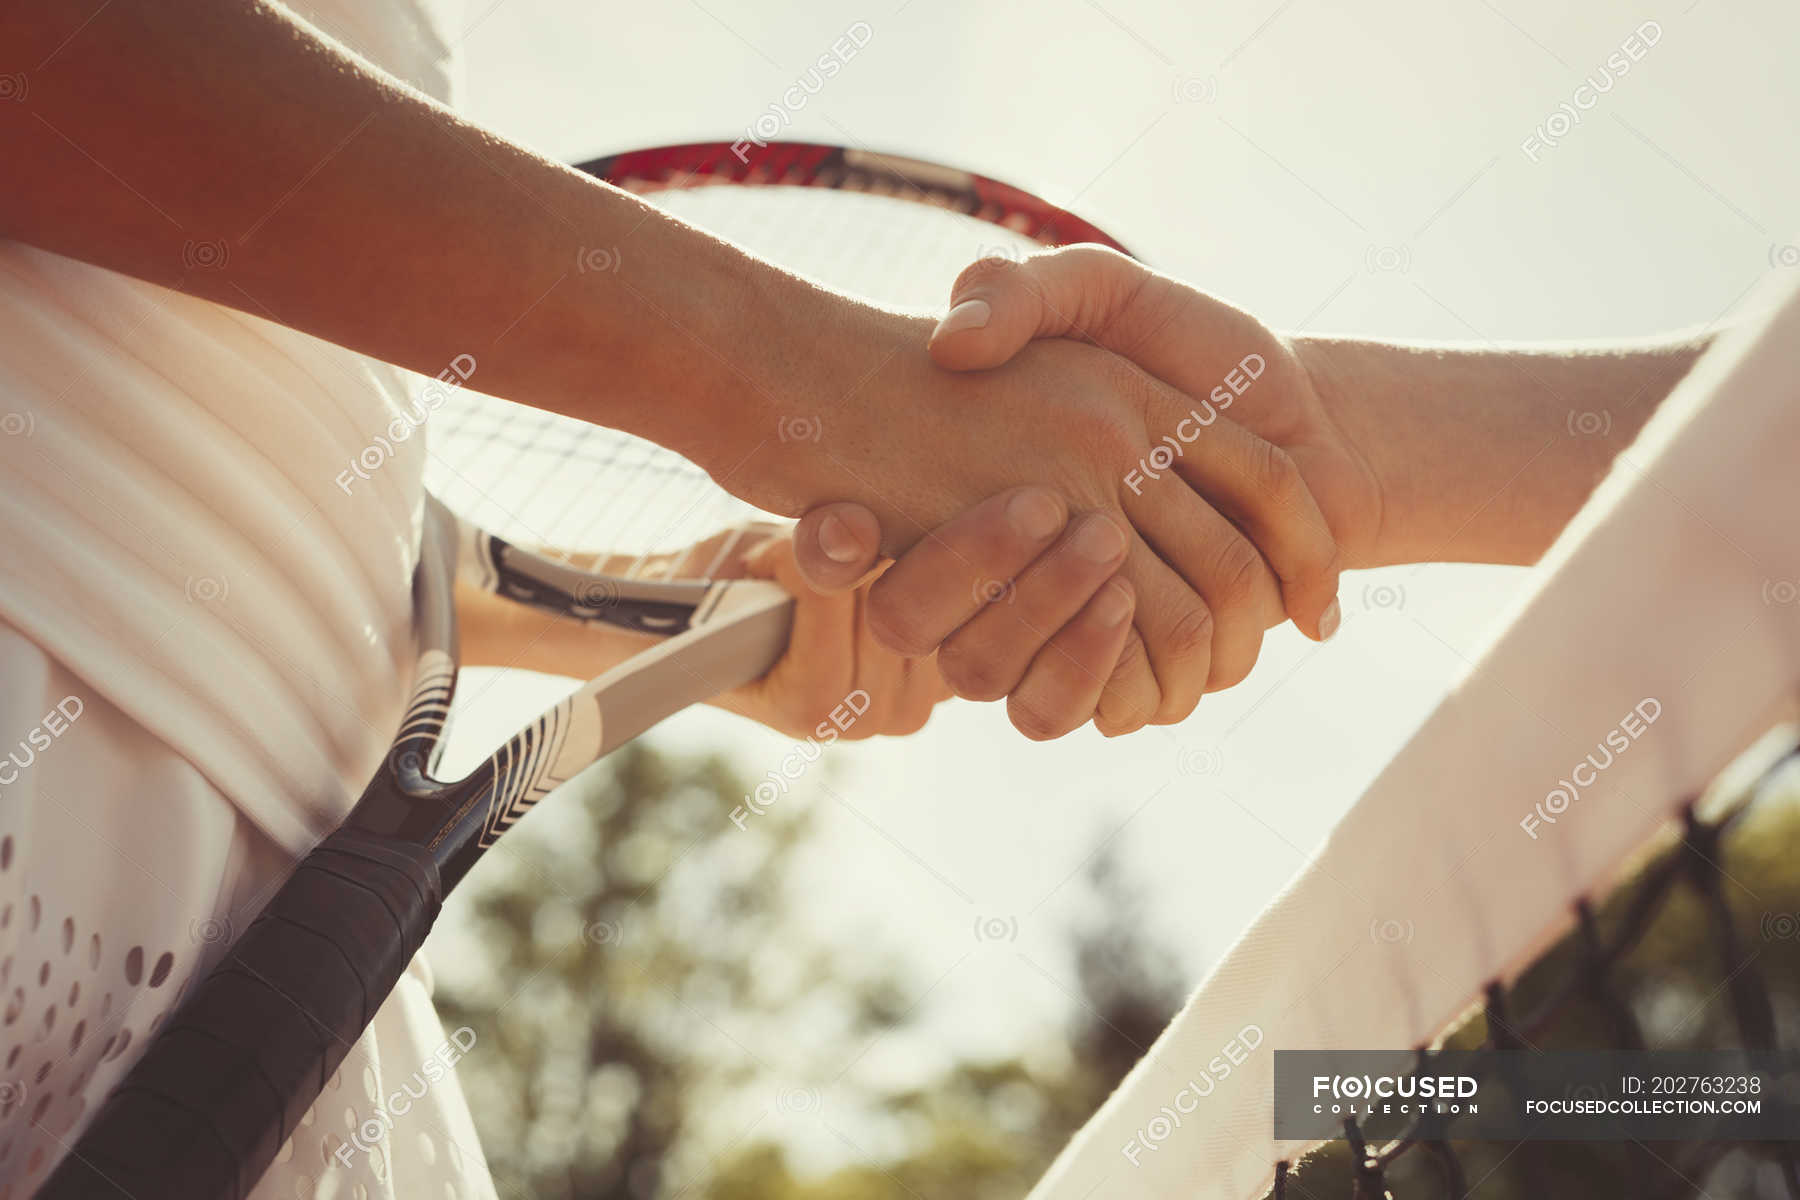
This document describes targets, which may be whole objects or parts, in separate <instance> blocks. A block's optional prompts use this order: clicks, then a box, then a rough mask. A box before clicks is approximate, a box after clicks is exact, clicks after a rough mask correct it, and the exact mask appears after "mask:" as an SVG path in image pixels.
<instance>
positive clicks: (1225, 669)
mask: <svg viewBox="0 0 1800 1200" xmlns="http://www.w3.org/2000/svg"><path fill="white" fill-rule="evenodd" d="M1261 655H1262V636H1261V635H1260V634H1259V635H1257V637H1256V639H1255V641H1254V642H1253V643H1252V644H1251V646H1250V652H1249V653H1248V654H1243V655H1234V656H1233V657H1232V660H1231V661H1230V662H1226V661H1224V660H1222V659H1219V658H1214V659H1213V663H1212V674H1211V676H1210V677H1209V678H1208V679H1207V681H1206V690H1207V691H1209V692H1222V691H1224V690H1225V689H1226V688H1232V687H1236V686H1237V685H1238V684H1240V683H1242V682H1244V680H1246V679H1248V678H1249V677H1250V672H1251V671H1252V670H1253V669H1254V668H1255V667H1256V660H1257V659H1258V658H1259V657H1261Z"/></svg>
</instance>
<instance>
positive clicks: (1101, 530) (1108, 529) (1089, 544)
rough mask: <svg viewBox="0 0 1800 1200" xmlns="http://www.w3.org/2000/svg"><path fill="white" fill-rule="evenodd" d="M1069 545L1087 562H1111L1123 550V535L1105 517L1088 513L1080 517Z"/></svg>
mask: <svg viewBox="0 0 1800 1200" xmlns="http://www.w3.org/2000/svg"><path fill="white" fill-rule="evenodd" d="M1069 546H1070V548H1071V549H1073V550H1074V551H1075V553H1077V554H1079V555H1081V557H1083V558H1085V559H1087V560H1088V561H1089V562H1097V563H1104V562H1111V561H1112V560H1113V559H1115V558H1117V557H1119V555H1121V554H1123V553H1124V552H1125V535H1124V534H1122V533H1120V532H1119V527H1118V526H1117V525H1114V524H1113V523H1112V521H1110V520H1109V519H1107V518H1106V517H1104V516H1101V515H1100V514H1099V513H1090V514H1088V515H1087V516H1086V517H1083V518H1082V520H1081V528H1080V529H1077V530H1076V531H1075V536H1074V537H1073V538H1071V539H1070V540H1069Z"/></svg>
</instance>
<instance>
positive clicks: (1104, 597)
mask: <svg viewBox="0 0 1800 1200" xmlns="http://www.w3.org/2000/svg"><path fill="white" fill-rule="evenodd" d="M1093 613H1094V623H1095V624H1096V625H1099V626H1100V627H1101V628H1102V629H1111V628H1112V627H1113V626H1115V625H1117V624H1118V623H1119V622H1121V621H1123V620H1124V619H1125V618H1126V617H1128V616H1130V615H1131V597H1130V596H1127V595H1126V594H1125V589H1124V588H1122V587H1120V586H1119V585H1118V584H1116V583H1109V584H1107V585H1106V588H1105V590H1104V591H1102V592H1101V593H1100V594H1099V595H1098V596H1096V597H1094V608H1093Z"/></svg>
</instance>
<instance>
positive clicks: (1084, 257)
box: [689, 246, 1381, 739]
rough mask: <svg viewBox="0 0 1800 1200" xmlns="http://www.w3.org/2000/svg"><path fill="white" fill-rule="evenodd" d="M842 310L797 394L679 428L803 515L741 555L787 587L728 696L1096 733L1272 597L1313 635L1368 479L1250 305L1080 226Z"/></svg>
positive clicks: (1198, 667) (1249, 642)
mask: <svg viewBox="0 0 1800 1200" xmlns="http://www.w3.org/2000/svg"><path fill="white" fill-rule="evenodd" d="M847 307H849V308H851V309H853V310H854V312H853V313H852V316H851V319H850V320H849V321H848V324H847V328H846V335H844V336H827V335H830V334H833V333H834V332H835V331H833V330H830V329H827V330H823V331H821V338H820V346H819V353H821V354H824V355H827V356H831V357H830V358H829V360H828V366H829V374H830V377H831V378H832V379H833V380H835V381H836V387H835V388H821V389H818V390H817V391H815V392H814V393H813V394H812V395H811V396H806V395H805V388H804V386H802V387H801V388H799V389H798V391H799V392H800V393H801V395H800V396H798V397H797V399H804V400H807V401H809V402H810V403H812V404H814V405H816V408H814V409H813V410H811V411H806V410H795V409H791V408H790V409H789V411H787V412H785V413H782V412H772V411H767V410H765V411H761V412H759V413H757V414H756V415H755V416H754V417H753V418H748V419H746V422H745V424H746V427H747V428H746V429H745V430H744V434H745V436H742V437H740V438H739V439H738V440H737V441H736V443H735V445H720V446H717V447H707V446H698V447H691V448H689V453H690V454H692V455H693V456H694V457H696V458H697V459H698V460H699V461H701V462H702V463H703V465H706V466H707V467H708V469H709V470H711V471H712V473H713V475H714V477H715V478H716V479H718V480H719V482H721V483H722V484H723V485H724V486H726V487H727V488H728V489H730V490H732V491H734V492H736V493H738V494H739V495H740V496H742V497H744V498H745V499H748V500H750V501H751V502H753V503H756V504H759V505H761V506H762V507H765V508H768V509H771V510H774V511H778V512H786V513H790V514H798V513H804V514H805V515H804V517H803V518H802V519H801V521H800V523H799V525H798V527H797V528H796V529H795V530H794V531H793V534H792V540H791V544H790V543H788V542H786V541H785V540H782V541H779V542H777V541H772V542H771V544H769V545H768V546H765V547H762V548H760V550H759V552H758V553H756V554H754V555H753V556H752V557H751V559H750V560H749V561H748V562H747V564H746V568H747V569H748V570H750V571H752V572H754V573H758V574H764V575H768V576H770V577H774V578H777V579H779V580H780V581H781V582H783V583H784V584H787V585H788V586H789V587H790V588H792V589H794V590H795V591H796V594H798V595H800V596H801V597H802V602H801V608H800V612H799V614H798V616H797V620H796V630H795V637H794V643H793V645H792V646H791V648H790V652H789V654H788V655H787V656H786V658H784V659H783V661H782V663H780V664H778V665H777V667H776V669H775V670H774V671H773V672H772V673H771V674H770V676H768V677H767V678H766V679H765V680H763V681H759V682H758V683H757V684H753V685H751V689H750V692H751V694H750V695H748V696H735V697H731V698H727V700H726V702H725V703H726V704H727V706H728V707H736V708H738V709H739V711H745V712H747V713H750V714H751V715H755V716H757V717H758V718H759V719H762V720H764V721H766V722H768V723H770V724H774V725H776V726H777V727H786V726H791V727H794V728H805V727H807V724H806V722H807V720H808V716H809V713H810V709H808V708H807V707H806V704H805V697H806V696H809V695H816V696H818V697H824V698H829V697H830V696H832V695H842V694H844V691H845V690H847V689H848V688H849V687H862V688H864V689H866V690H869V691H870V692H871V693H872V694H873V695H874V696H875V697H876V702H877V706H878V708H881V709H882V710H883V711H884V713H885V717H884V718H882V719H880V720H878V721H877V722H875V723H872V724H871V725H868V726H865V728H864V732H907V731H910V729H911V728H916V727H917V725H918V724H921V723H923V720H924V717H925V715H927V714H928V713H929V711H930V708H931V706H932V705H934V704H935V703H936V702H937V701H938V700H939V699H942V698H944V696H945V695H947V694H949V693H952V692H953V693H954V694H956V695H959V696H963V697H966V698H969V699H974V700H998V699H1001V698H1005V699H1006V700H1007V705H1008V712H1009V715H1010V717H1011V719H1012V722H1013V724H1014V725H1015V726H1016V727H1018V729H1019V730H1020V731H1021V732H1023V733H1025V734H1026V735H1027V736H1029V737H1032V738H1039V739H1041V738H1053V737H1059V736H1061V735H1063V734H1066V733H1068V732H1070V731H1072V730H1074V729H1076V728H1079V727H1080V726H1082V725H1084V724H1086V723H1087V722H1088V721H1090V720H1091V721H1092V722H1093V723H1094V724H1095V726H1096V727H1097V728H1098V729H1099V731H1100V732H1101V733H1103V734H1106V735H1109V736H1111V735H1116V734H1121V733H1127V732H1130V731H1133V730H1136V729H1139V728H1141V727H1142V726H1144V725H1146V724H1168V723H1172V722H1176V721H1180V720H1182V719H1183V718H1185V717H1186V716H1187V715H1188V714H1189V713H1191V712H1192V711H1193V710H1194V707H1195V705H1196V704H1197V703H1198V702H1199V700H1200V698H1201V696H1202V695H1203V694H1204V693H1206V692H1208V691H1216V690H1219V689H1222V688H1226V687H1230V686H1231V685H1233V684H1235V683H1237V682H1239V681H1241V680H1242V679H1243V678H1244V677H1245V676H1246V675H1248V674H1249V672H1250V669H1251V667H1252V666H1253V665H1254V664H1255V662H1256V658H1257V655H1258V653H1259V651H1260V648H1261V644H1262V637H1263V633H1264V631H1265V630H1266V629H1268V628H1269V627H1271V626H1273V625H1275V624H1277V623H1279V622H1280V621H1281V620H1283V619H1284V618H1285V619H1291V620H1292V621H1293V622H1294V623H1295V625H1296V626H1298V627H1299V628H1300V630H1301V631H1302V632H1304V633H1305V634H1306V635H1307V636H1309V637H1313V638H1316V639H1319V640H1324V639H1325V638H1328V637H1330V636H1331V635H1332V633H1333V632H1334V631H1335V630H1336V628H1337V626H1338V623H1339V619H1340V610H1339V606H1338V601H1337V586H1338V572H1339V570H1340V568H1341V567H1343V566H1345V565H1359V564H1366V563H1367V562H1368V556H1369V553H1370V550H1371V548H1372V545H1373V542H1374V539H1375V534H1376V530H1377V527H1378V525H1379V517H1380V511H1381V504H1380V498H1379V495H1380V494H1379V489H1378V486H1377V483H1376V477H1375V475H1374V472H1373V471H1372V469H1371V467H1370V465H1369V464H1368V462H1367V461H1365V459H1364V457H1363V456H1362V455H1361V454H1360V453H1359V452H1358V450H1357V449H1356V448H1355V447H1354V446H1353V444H1352V443H1351V441H1350V439H1349V438H1348V437H1347V436H1346V435H1345V434H1344V432H1343V431H1342V430H1341V429H1340V428H1339V426H1338V425H1337V424H1336V423H1335V422H1334V420H1333V414H1332V413H1331V412H1329V411H1328V409H1327V406H1326V403H1325V401H1324V400H1323V399H1322V397H1321V394H1320V391H1319V389H1318V387H1317V386H1316V384H1315V380H1314V379H1313V378H1312V376H1311V374H1310V373H1309V370H1308V369H1307V367H1306V365H1304V364H1303V363H1302V361H1301V359H1300V357H1299V355H1298V354H1297V352H1296V348H1295V347H1294V346H1293V345H1292V344H1290V343H1289V342H1287V341H1285V340H1283V339H1282V338H1280V337H1278V336H1276V335H1275V334H1273V333H1271V332H1270V331H1269V330H1268V329H1266V328H1265V327H1264V326H1263V325H1262V324H1260V323H1259V322H1257V321H1256V320H1254V319H1253V318H1251V317H1249V316H1248V315H1246V314H1245V313H1243V312H1240V311H1238V310H1237V309H1234V308H1232V307H1231V306H1229V305H1227V304H1225V303H1222V302H1221V301H1219V300H1216V299H1214V298H1212V297H1210V296H1207V295H1205V294H1203V293H1201V292H1199V291H1196V290H1194V289H1193V288H1190V287H1187V286H1185V285H1183V284H1181V283H1179V282H1178V281H1176V280H1173V279H1170V278H1168V277H1166V276H1162V275H1158V274H1155V273H1153V272H1151V271H1149V270H1148V269H1147V268H1145V267H1143V266H1142V265H1140V264H1139V263H1137V262H1135V261H1134V260H1132V259H1129V258H1127V257H1125V256H1123V255H1119V254H1116V253H1114V252H1112V251H1110V250H1105V249H1101V248H1099V247H1094V246H1077V247H1071V248H1067V249H1063V250H1059V251H1053V252H1049V253H1045V254H1041V255H1038V256H1035V257H1032V258H1030V259H1028V260H1026V261H1024V262H1010V261H1002V260H984V261H982V262H980V263H977V264H976V265H974V266H971V267H970V268H968V269H967V270H965V271H964V272H963V274H962V275H961V277H960V278H959V279H958V280H957V282H956V284H955V286H954V288H953V292H952V297H951V307H950V309H949V311H948V313H947V314H946V315H945V316H944V318H943V320H942V321H940V322H939V323H938V324H937V326H936V327H935V329H931V328H930V327H929V325H928V324H927V323H924V322H921V321H918V320H916V319H912V318H906V317H899V316H896V315H894V314H891V313H885V312H880V311H877V310H867V309H860V308H858V307H857V306H853V305H850V306H847ZM784 422H785V424H784ZM759 424H760V438H758V437H757V434H758V432H759V431H758V430H757V425H759ZM796 425H800V426H803V427H804V428H805V429H806V430H807V432H808V436H806V437H794V436H792V435H791V433H790V432H789V431H790V430H791V429H792V428H793V427H794V426H796ZM777 431H779V436H776V434H777ZM751 441H755V442H756V446H757V448H756V449H754V450H752V451H751V452H750V453H749V455H748V457H746V456H745V453H744V446H745V445H746V444H747V443H748V442H751ZM748 480H756V481H758V482H755V483H750V482H746V481H748ZM890 558H891V559H892V560H893V561H891V562H887V561H886V560H887V559H890ZM934 655H935V663H934V662H933V661H932V658H933V656H934Z"/></svg>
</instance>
